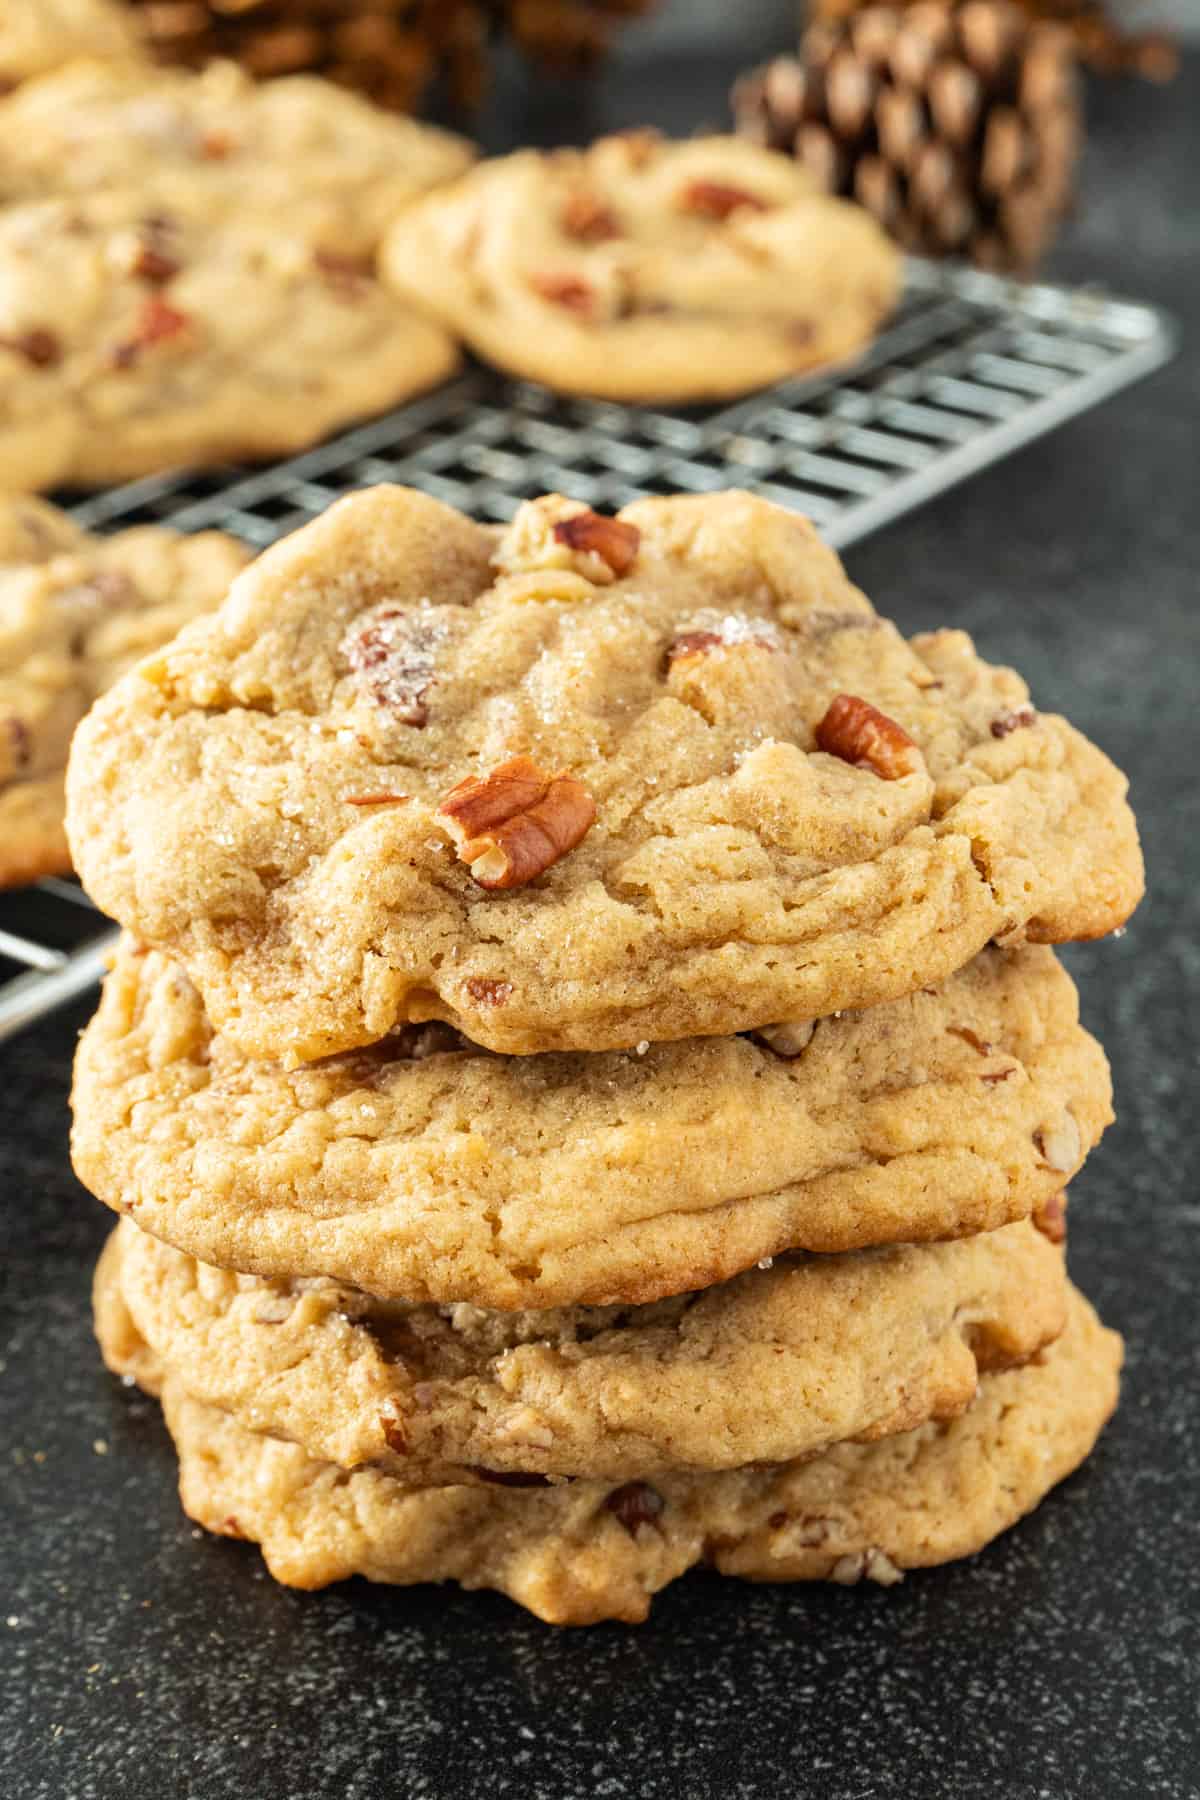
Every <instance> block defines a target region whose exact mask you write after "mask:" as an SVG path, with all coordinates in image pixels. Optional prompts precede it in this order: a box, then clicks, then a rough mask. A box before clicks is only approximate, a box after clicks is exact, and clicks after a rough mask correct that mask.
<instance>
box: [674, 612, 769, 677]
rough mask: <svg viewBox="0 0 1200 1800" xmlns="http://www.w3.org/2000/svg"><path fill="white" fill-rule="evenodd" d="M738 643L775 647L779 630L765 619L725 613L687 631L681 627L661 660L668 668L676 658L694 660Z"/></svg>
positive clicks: (685, 660) (679, 660) (760, 648)
mask: <svg viewBox="0 0 1200 1800" xmlns="http://www.w3.org/2000/svg"><path fill="white" fill-rule="evenodd" d="M739 644H753V645H755V646H756V647H757V648H758V649H759V650H778V649H779V648H780V647H781V646H780V641H779V634H778V633H777V632H776V630H775V627H774V626H773V625H771V624H769V623H768V622H767V620H765V619H751V618H748V617H746V616H745V615H744V614H741V613H729V614H727V615H726V616H725V617H724V618H720V619H717V620H715V621H714V623H713V625H712V626H707V625H706V626H702V627H698V628H696V629H693V630H691V631H681V632H680V633H679V636H678V637H676V638H673V639H672V640H671V642H670V643H669V644H668V645H667V649H666V655H665V659H664V660H665V662H666V666H667V668H668V669H672V668H674V666H675V664H676V663H679V662H695V661H698V660H699V658H700V657H702V656H707V655H708V654H709V652H710V651H711V650H731V649H733V648H735V647H736V646H737V645H739Z"/></svg>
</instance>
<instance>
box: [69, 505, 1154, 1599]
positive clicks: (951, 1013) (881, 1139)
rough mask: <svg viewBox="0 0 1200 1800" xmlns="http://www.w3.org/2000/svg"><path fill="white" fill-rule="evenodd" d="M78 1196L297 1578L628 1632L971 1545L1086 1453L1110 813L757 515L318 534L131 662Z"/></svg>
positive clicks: (996, 700)
mask: <svg viewBox="0 0 1200 1800" xmlns="http://www.w3.org/2000/svg"><path fill="white" fill-rule="evenodd" d="M68 786H69V809H70V810H69V826H70V833H71V841H72V848H73V851H74V854H75V858H76V862H77V866H78V867H79V869H80V871H81V873H82V876H83V879H84V881H85V883H86V885H87V886H88V888H89V890H90V892H91V893H92V894H93V896H94V897H95V899H96V900H97V901H98V902H99V904H100V905H101V906H102V907H104V909H105V910H106V911H108V912H110V913H111V914H112V915H113V916H114V917H116V918H117V919H118V920H119V921H120V922H121V923H122V925H123V926H124V928H125V931H126V934H127V935H126V937H125V940H124V942H123V944H122V947H121V949H120V951H119V953H118V955H117V959H116V963H115V966H114V968H113V970H112V973H111V975H110V977H109V980H108V982H107V984H106V988H105V992H104V996H103V1000H102V1003H101V1007H100V1010H99V1013H98V1015H97V1017H96V1018H95V1020H94V1021H93V1022H92V1024H91V1026H90V1027H89V1028H88V1030H87V1032H86V1033H85V1035H84V1038H83V1041H82V1044H81V1048H80V1052H79V1058H78V1063H77V1069H76V1083H75V1096H74V1100H75V1130H74V1154H75V1160H76V1166H77V1168H78V1170H79V1172H80V1174H81V1176H82V1177H83V1179H84V1180H85V1181H86V1182H87V1183H88V1184H89V1186H91V1187H92V1188H93V1189H94V1191H95V1192H96V1193H97V1194H98V1195H99V1196H100V1197H101V1198H102V1199H103V1200H104V1201H106V1202H107V1203H108V1204H109V1205H110V1206H111V1207H112V1208H113V1209H114V1210H116V1211H117V1212H119V1213H121V1214H122V1215H123V1217H122V1220H121V1223H120V1224H119V1226H118V1227H117V1229H116V1231H115V1233H114V1234H113V1236H112V1238H111V1239H110V1241H109V1244H108V1247H107V1248H106V1250H105V1252H104V1255H103V1258H102V1260H101V1264H100V1268H99V1271H98V1275H97V1283H96V1316H97V1326H98V1332H99V1336H100V1341H101V1345H102V1348H103V1351H104V1355H105V1358H106V1360H107V1361H108V1363H109V1365H110V1366H111V1367H112V1368H113V1369H114V1370H116V1371H118V1372H120V1373H121V1374H122V1375H124V1376H126V1377H127V1378H132V1379H134V1380H136V1381H137V1382H139V1383H140V1384H141V1385H142V1386H144V1387H145V1388H147V1389H148V1390H149V1391H151V1392H154V1393H158V1394H161V1397H162V1402H163V1407H164V1411H165V1414H166V1419H167V1423H168V1425H169V1427H170V1430H171V1432H172V1435H173V1437H174V1439H175V1442H176V1446H177V1449H178V1452H179V1458H180V1467H181V1489H182V1497H183V1503H184V1506H185V1508H186V1510H187V1512H188V1513H189V1514H190V1515H191V1516H192V1517H193V1518H194V1519H196V1520H198V1521H199V1522H200V1523H201V1524H203V1525H205V1526H207V1527H209V1528H210V1529H212V1530H214V1531H219V1532H224V1533H226V1534H228V1535H231V1536H235V1537H244V1538H250V1539H253V1540H255V1541H257V1542H258V1543H259V1544H261V1545H262V1548H263V1551H264V1553H265V1555H266V1558H267V1561H268V1564H269V1566H270V1568H271V1570H272V1572H273V1573H274V1574H275V1575H276V1576H277V1577H278V1578H279V1579H280V1580H282V1581H286V1582H289V1583H292V1584H295V1585H298V1586H305V1587H314V1586H319V1585H321V1584H323V1583H326V1582H329V1581H333V1580H335V1579H338V1578H340V1577H343V1576H348V1575H351V1574H355V1573H358V1574H363V1575H366V1576H368V1577H370V1578H372V1579H375V1580H380V1581H391V1582H400V1583H409V1582H421V1581H435V1580H444V1579H454V1580H457V1581H459V1582H461V1583H463V1584H464V1585H466V1586H472V1587H479V1586H488V1587H494V1588H498V1589H501V1590H503V1591H504V1592H506V1593H508V1594H510V1595H512V1596H513V1597H514V1598H515V1599H517V1600H518V1601H519V1602H521V1603H522V1604H523V1605H525V1606H526V1607H528V1608H530V1609H531V1610H532V1611H533V1612H535V1613H537V1614H538V1615H539V1616H540V1617H542V1618H545V1619H548V1620H552V1621H556V1622H563V1623H581V1622H588V1621H593V1620H598V1619H606V1618H618V1619H627V1620H637V1619H640V1618H643V1617H644V1616H645V1614H646V1611H647V1609H648V1605H649V1601H650V1598H651V1596H652V1595H653V1594H654V1593H655V1592H656V1591H657V1590H658V1589H659V1588H661V1587H662V1586H663V1585H664V1584H666V1583H667V1582H669V1581H671V1580H672V1579H673V1578H674V1577H675V1576H677V1575H679V1574H680V1573H682V1572H683V1571H684V1570H685V1569H687V1568H688V1567H689V1566H690V1565H692V1564H694V1563H697V1562H701V1561H704V1562H708V1563H711V1564H714V1565H715V1566H716V1567H717V1568H718V1569H720V1570H722V1571H723V1572H725V1573H728V1574H736V1575H741V1576H745V1577H748V1578H751V1579H756V1580H804V1579H816V1578H827V1579H832V1580H835V1581H839V1582H846V1583H849V1582H854V1581H858V1580H860V1579H862V1578H867V1579H871V1580H874V1581H877V1582H882V1583H890V1582H894V1581H897V1580H899V1579H900V1578H901V1576H902V1574H903V1572H904V1570H905V1569H908V1568H911V1567H917V1566H921V1565H926V1564H931V1563H937V1562H941V1561H944V1560H946V1559H948V1558H952V1557H957V1556H962V1555H965V1554H967V1553H969V1552H971V1551H973V1550H976V1549H978V1548H979V1547H980V1546H982V1545H983V1544H985V1543H986V1542H987V1541H988V1540H989V1539H991V1538H992V1537H993V1536H995V1534H996V1533H998V1532H999V1531H1001V1530H1003V1529H1004V1528H1005V1527H1007V1526H1009V1525H1011V1524H1012V1523H1013V1522H1014V1521H1015V1520H1016V1519H1018V1518H1019V1517H1020V1516H1021V1514H1023V1513H1024V1512H1026V1511H1028V1510H1029V1509H1030V1508H1031V1507H1033V1506H1034V1505H1036V1504H1037V1503H1038V1501H1039V1500H1040V1499H1041V1498H1042V1496H1043V1495H1044V1494H1045V1493H1046V1491H1047V1490H1048V1489H1049V1488H1050V1487H1051V1486H1052V1485H1053V1484H1054V1483H1055V1482H1056V1481H1058V1480H1060V1479H1061V1478H1062V1477H1064V1476H1065V1475H1066V1474H1068V1473H1069V1472H1070V1471H1071V1470H1072V1469H1073V1468H1075V1467H1076V1465H1077V1464H1078V1463H1079V1462H1080V1461H1081V1460H1082V1458H1083V1457H1084V1456H1086V1454H1087V1453H1088V1451H1089V1450H1090V1449H1091V1447H1092V1445H1093V1443H1094V1441H1095V1439H1096V1437H1097V1435H1098V1433H1099V1432H1100V1430H1101V1427H1102V1426H1103V1424H1104V1422H1105V1420H1106V1419H1107V1417H1108V1415H1109V1413H1110V1412H1111V1410H1112V1407H1113V1405H1114V1403H1115V1400H1116V1392H1117V1373H1118V1368H1119V1363H1120V1353H1121V1352H1120V1340H1119V1339H1118V1338H1117V1337H1116V1336H1115V1335H1114V1334H1113V1333H1112V1332H1109V1331H1107V1330H1105V1329H1104V1328H1103V1327H1102V1326H1101V1325H1100V1323H1099V1322H1098V1320H1097V1319H1096V1317H1095V1315H1094V1313H1093V1312H1092V1311H1091V1309H1090V1307H1089V1306H1088V1304H1087V1302H1086V1300H1084V1299H1083V1297H1082V1296H1081V1295H1080V1294H1078V1293H1077V1292H1076V1291H1075V1290H1074V1289H1073V1288H1072V1287H1071V1286H1070V1284H1069V1283H1068V1281H1067V1277H1066V1272H1065V1267H1064V1260H1063V1248H1064V1237H1065V1195H1064V1190H1065V1188H1066V1185H1067V1183H1068V1182H1069V1181H1070V1179H1071V1178H1072V1177H1073V1176H1074V1174H1075V1173H1076V1171H1077V1170H1078V1168H1079V1166H1080V1165H1081V1163H1082V1162H1083V1160H1084V1158H1085V1157H1086V1155H1087V1153H1088V1151H1089V1150H1090V1149H1091V1148H1092V1146H1093V1145H1094V1144H1095V1143H1096V1141H1097V1140H1098V1138H1099V1136H1100V1134H1101V1132H1102V1131H1103V1129H1104V1127H1105V1125H1106V1124H1107V1123H1108V1121H1109V1119H1110V1116H1111V1110H1110V1093H1109V1084H1108V1073H1107V1068H1106V1064H1105V1060H1104V1056H1103V1053H1102V1051H1101V1050H1100V1048H1099V1046H1098V1045H1097V1044H1096V1043H1095V1042H1094V1041H1093V1040H1092V1039H1091V1038H1090V1037H1089V1036H1088V1035H1087V1033H1086V1032H1085V1031H1083V1030H1082V1028H1081V1027H1080V1024H1079V1020H1078V1012H1077V1004H1076V996H1075V992H1074V989H1073V987H1072V984H1071V982H1070V980H1069V978H1068V977H1067V975H1066V974H1065V972H1064V971H1063V969H1062V968H1061V967H1060V966H1059V964H1058V962H1057V961H1056V959H1055V956H1054V954H1053V952H1052V950H1051V949H1050V948H1048V945H1049V944H1050V943H1052V942H1056V941H1060V940H1063V939H1068V938H1079V937H1094V936H1097V935H1100V934H1101V933H1105V932H1108V931H1111V930H1113V929H1114V928H1115V927H1117V926H1119V925H1120V924H1121V922H1122V921H1123V920H1124V919H1125V918H1126V917H1127V916H1128V914H1129V913H1130V911H1131V910H1132V908H1133V907H1134V905H1135V904H1136V902H1137V900H1138V898H1139V895H1140V891H1141V863H1140V857H1139V852H1138V846H1137V837H1136V832H1135V828H1134V824H1133V819H1132V816H1131V814H1130V812H1129V810H1128V807H1127V805H1126V803H1125V798H1124V786H1125V784H1124V782H1123V780H1122V778H1121V776H1120V775H1119V773H1118V772H1117V770H1115V769H1114V768H1113V766H1112V765H1111V764H1110V763H1109V762H1108V760H1107V759H1106V758H1105V757H1104V755H1103V754H1102V753H1101V752H1100V751H1099V750H1097V749H1096V748H1095V747H1094V746H1093V745H1091V744H1090V743H1089V742H1088V741H1087V740H1086V739H1085V738H1083V737H1082V736H1080V734H1079V733H1078V732H1076V731H1075V730H1074V729H1073V728H1072V727H1071V726H1070V725H1069V724H1068V723H1067V722H1066V721H1065V720H1064V719H1062V718H1058V717H1055V716H1052V715H1043V714H1039V713H1037V712H1035V710H1034V708H1033V707H1032V706H1031V704H1030V702H1029V696H1028V693H1027V690H1026V688H1025V686H1024V684H1023V683H1022V682H1021V680H1020V679H1019V678H1018V677H1017V676H1016V675H1015V674H1013V673H1012V672H1011V671H1009V670H1007V669H1003V668H996V667H992V666H990V665H988V664H987V663H984V662H983V661H981V660H980V659H979V657H978V656H977V655H976V654H975V652H974V649H973V647H972V645H971V643H970V641H969V639H968V638H967V637H966V636H965V635H964V634H963V633H961V632H957V631H941V632H934V633H932V634H928V635H924V636H921V637H917V638H914V639H912V640H911V641H905V640H904V639H903V638H902V637H901V636H900V635H899V633H898V632H897V631H896V630H895V629H894V628H893V627H892V626H891V625H889V624H887V623H886V622H885V621H884V620H883V619H881V618H879V617H878V616H877V615H876V614H875V612H874V611H873V610H872V608H871V606H870V604H869V603H868V601H867V600H866V599H865V598H864V597H863V595H862V594H861V593H859V592H858V591H857V590H856V589H855V588H854V587H853V586H852V585H851V584H850V582H849V581H848V580H847V578H846V576H845V574H844V572H843V570H842V568H841V565H840V563H839V562H838V560H837V558H836V556H834V555H833V554H832V552H830V551H829V550H828V549H826V548H825V547H824V546H823V545H822V544H821V543H820V541H819V539H818V538H817V536H816V534H815V533H814V532H813V530H812V528H811V527H810V526H809V525H808V524H807V523H806V522H805V521H804V520H802V519H800V518H797V517H796V516H794V515H792V514H790V513H787V512H785V511H782V510H780V509H778V508H776V507H773V506H770V505H768V504H766V503H765V502H763V501H760V500H757V499H753V498H751V497H749V496H747V495H744V494H738V493H728V494H720V495H713V496H706V497H703V498H699V499H696V498H685V499H658V500H646V501H642V502H639V503H638V504H636V505H634V506H630V507H628V508H626V509H625V510H624V511H623V512H622V513H621V514H620V515H619V516H618V517H617V518H604V517H600V516H599V515H597V514H596V513H594V512H591V511H589V510H588V509H587V508H586V507H584V506H581V505H579V504H576V503H573V502H570V501H566V500H563V499H561V498H559V497H557V496H551V497H548V498H545V499H542V500H539V501H536V502H532V503H530V504H528V505H526V506H524V507H523V508H522V509H521V511H520V512H519V513H518V514H517V516H516V518H515V520H514V521H513V523H512V525H511V526H510V527H509V528H508V529H507V530H506V531H505V532H504V533H503V535H498V534H497V533H496V532H495V531H494V530H492V529H489V528H485V527H482V526H479V525H476V524H474V523H473V522H472V521H470V520H469V519H466V518H464V517H462V516H461V515H460V514H458V513H456V512H454V511H452V510H451V509H449V508H447V507H445V506H442V505H440V504H438V503H437V502H435V501H433V500H431V499H428V498H426V497H424V496H422V495H419V494H416V493H411V492H407V491H405V490H403V489H396V488H387V487H379V488H375V489H372V490H369V491H366V492H364V493H361V494H358V495H355V496H352V497H351V498H349V499H347V500H345V501H343V502H341V503H340V504H339V505H337V506H335V507H334V508H333V509H332V510H331V511H329V512H328V513H326V514H325V515H324V516H323V517H322V518H320V519H318V520H317V521H316V522H315V523H313V524H311V525H309V526H306V527H305V528H304V529H303V530H302V531H300V532H297V533H296V534H295V535H294V536H292V537H291V538H288V539H286V540H285V541H283V542H282V543H280V544H279V545H277V546H276V547H275V548H274V549H272V550H271V551H269V552H268V553H267V554H266V555H265V556H264V557H262V558H261V559H260V560H259V561H258V562H257V563H256V564H254V565H252V566H251V567H250V568H249V569H248V570H247V571H245V572H244V573H243V574H241V575H240V576H239V577H238V578H237V580H236V581H235V582H234V585H233V589H232V592H231V594H230V596H229V599H228V600H227V602H226V603H225V605H224V606H223V607H222V608H221V610H220V611H219V612H217V613H216V614H214V615H210V616H208V617H206V618H204V619H201V620H200V621H198V622H197V623H195V624H192V625H190V626H188V627H187V628H186V629H185V630H184V631H183V632H182V633H181V635H180V636H179V637H178V638H177V639H176V640H175V641H174V643H173V644H172V645H171V646H170V647H168V648H167V649H166V650H165V651H162V652H160V653H158V654H156V655H154V656H152V657H150V658H148V659H146V660H144V661H143V662H142V663H141V664H140V665H139V666H138V667H137V668H136V669H135V670H134V671H133V672H131V673H130V674H128V675H126V676H125V677H124V678H123V679H122V680H121V681H120V682H118V683H117V685H116V686H115V687H114V688H113V689H111V690H110V692H109V693H108V694H107V695H106V696H105V697H104V698H103V699H102V700H101V702H100V703H99V705H98V706H97V707H96V708H95V709H94V711H93V712H92V714H91V715H90V717H89V719H88V720H87V721H85V723H84V725H83V726H82V728H81V730H80V732H79V733H78V734H77V737H76V741H75V746H74V750H73V754H72V762H71V770H70V775H69V783H68Z"/></svg>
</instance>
